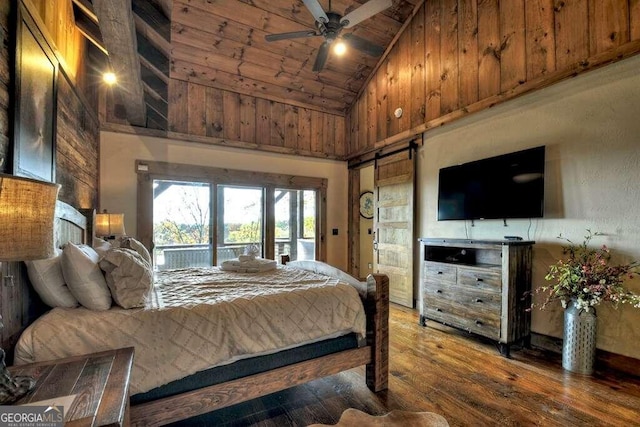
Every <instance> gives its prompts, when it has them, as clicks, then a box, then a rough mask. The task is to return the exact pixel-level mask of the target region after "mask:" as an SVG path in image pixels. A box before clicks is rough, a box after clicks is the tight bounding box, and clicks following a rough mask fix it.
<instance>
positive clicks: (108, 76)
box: [102, 71, 118, 86]
mask: <svg viewBox="0 0 640 427" xmlns="http://www.w3.org/2000/svg"><path fill="white" fill-rule="evenodd" d="M102 81H103V82H105V83H106V84H108V85H109V86H113V85H114V84H116V82H117V81H118V78H117V77H116V73H114V72H113V71H105V72H104V73H102Z"/></svg>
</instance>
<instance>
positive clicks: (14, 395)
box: [0, 174, 60, 405]
mask: <svg viewBox="0 0 640 427" xmlns="http://www.w3.org/2000/svg"><path fill="white" fill-rule="evenodd" d="M59 189H60V186H59V185H58V184H52V183H50V182H42V181H36V180H33V179H29V178H22V177H17V176H13V175H6V174H0V265H1V261H26V260H32V259H41V258H49V257H51V256H53V255H54V253H55V248H54V234H53V228H54V227H53V226H54V217H55V208H56V199H57V197H58V190H59ZM8 280H9V281H12V280H13V277H3V285H4V284H5V283H6V281H8ZM1 320H2V317H0V328H1V327H3V324H2V322H1ZM34 385H35V380H34V379H33V378H31V377H25V376H16V377H12V376H11V374H10V373H9V371H8V370H7V368H6V366H5V353H4V350H2V349H0V405H5V404H9V403H11V402H15V401H16V400H18V399H20V397H22V396H23V395H25V394H26V393H28V392H29V390H31V389H32V388H33V386H34Z"/></svg>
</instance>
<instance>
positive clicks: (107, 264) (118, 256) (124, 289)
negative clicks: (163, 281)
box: [100, 248, 153, 308]
mask: <svg viewBox="0 0 640 427" xmlns="http://www.w3.org/2000/svg"><path fill="white" fill-rule="evenodd" d="M100 268H102V270H104V272H105V276H106V279H107V285H109V289H110V290H111V296H112V297H113V300H114V301H115V302H116V304H118V305H119V306H120V307H122V308H135V307H144V306H145V302H146V301H147V297H148V296H149V292H150V291H151V288H152V286H153V272H152V271H151V266H150V265H149V263H147V261H145V259H144V258H142V256H141V255H140V254H138V253H137V252H136V251H134V250H132V249H125V248H114V249H111V250H110V251H109V252H107V254H106V255H105V256H104V257H103V258H102V259H101V260H100Z"/></svg>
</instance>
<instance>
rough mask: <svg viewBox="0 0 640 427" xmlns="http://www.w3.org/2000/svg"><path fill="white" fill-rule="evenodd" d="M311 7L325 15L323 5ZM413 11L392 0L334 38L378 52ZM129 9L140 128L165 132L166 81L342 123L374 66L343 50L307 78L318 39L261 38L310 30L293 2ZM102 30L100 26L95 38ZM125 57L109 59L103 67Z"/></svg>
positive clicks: (412, 3)
mask: <svg viewBox="0 0 640 427" xmlns="http://www.w3.org/2000/svg"><path fill="white" fill-rule="evenodd" d="M366 1H367V0H331V10H332V11H333V12H336V13H338V14H340V15H343V16H344V15H346V14H347V13H349V12H351V11H353V10H355V9H356V8H358V7H359V6H361V5H362V4H364V3H366ZM73 2H74V3H76V4H84V5H85V6H86V5H87V4H88V0H73ZM319 2H320V4H321V6H322V7H323V9H324V10H325V11H329V0H319ZM93 3H94V6H95V5H96V3H112V7H119V6H120V7H122V4H126V2H124V1H123V0H94V2H93ZM419 3H422V0H393V5H392V6H391V7H390V8H389V9H387V10H385V11H384V12H382V13H379V14H377V15H375V16H373V17H372V18H370V19H367V20H365V21H363V22H361V23H359V24H357V25H355V26H354V27H352V28H349V29H344V30H343V31H342V35H345V34H348V33H353V34H354V35H356V36H358V37H361V38H364V39H366V40H369V41H371V42H373V43H375V44H377V45H379V46H381V47H382V48H384V49H386V48H387V47H388V46H389V45H390V44H391V43H392V41H393V40H394V37H395V36H396V34H397V33H398V32H399V31H400V29H401V28H402V26H403V24H404V23H405V21H406V20H407V19H409V18H410V17H411V15H412V13H413V11H414V9H415V7H416V4H419ZM131 5H132V18H133V22H134V25H135V34H136V38H137V47H129V48H130V49H136V50H137V54H138V56H139V59H140V75H141V79H142V85H143V89H144V98H145V102H146V106H147V108H146V110H147V112H146V114H147V124H146V125H147V127H152V128H160V129H166V125H167V100H168V94H167V91H168V90H167V87H168V82H169V80H170V79H177V80H183V81H190V82H194V83H198V84H202V85H206V86H210V87H215V88H218V89H224V90H228V91H233V92H238V93H242V94H247V95H251V96H256V97H260V98H265V99H269V100H273V101H278V102H283V103H286V104H291V105H296V106H302V107H305V108H310V109H314V110H318V111H324V112H329V113H334V114H338V115H344V114H345V113H346V111H347V110H348V109H349V107H350V106H351V104H352V103H353V102H354V100H355V98H356V96H357V94H358V92H359V91H360V89H361V88H362V86H363V84H364V83H365V81H366V80H367V78H368V77H369V75H370V74H371V73H372V71H373V70H374V69H375V67H376V64H377V63H378V61H379V60H380V58H379V57H373V56H369V55H367V54H364V53H362V52H360V51H358V50H356V49H353V48H350V49H349V50H348V51H347V53H346V54H345V55H344V56H342V57H337V56H336V55H334V54H330V55H329V59H328V61H327V63H326V65H325V67H324V69H323V70H322V71H321V72H313V71H312V68H313V64H314V62H315V58H316V54H317V52H318V49H319V47H320V45H321V44H322V42H323V41H324V38H323V37H310V38H298V39H293V40H282V41H275V42H267V41H265V36H266V35H268V34H276V33H283V32H291V31H301V30H314V29H315V23H314V18H313V16H312V15H311V13H310V12H309V11H308V10H307V8H306V7H305V5H304V4H303V3H302V1H301V0H131ZM101 9H103V10H104V9H105V6H103V7H101ZM97 15H98V16H97V18H98V21H100V19H101V16H100V13H98V14H97ZM79 17H80V16H79V15H78V14H77V17H76V18H77V19H76V21H79V19H78V18H79ZM84 21H86V19H84ZM104 27H105V24H104V23H102V22H101V23H100V28H101V30H102V33H103V36H104V35H105V30H104ZM95 38H96V37H95V36H94V37H93V38H90V40H91V41H92V42H94V43H95V40H94V39H95ZM134 44H135V43H134ZM107 47H108V46H107ZM118 49H120V48H118ZM124 49H126V47H124ZM126 54H127V53H126V52H122V51H115V52H110V55H111V56H112V59H111V62H113V60H114V58H117V57H118V56H122V55H126Z"/></svg>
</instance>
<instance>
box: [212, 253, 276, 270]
mask: <svg viewBox="0 0 640 427" xmlns="http://www.w3.org/2000/svg"><path fill="white" fill-rule="evenodd" d="M241 257H243V258H235V259H231V260H228V261H223V262H222V264H221V265H220V270H224V271H235V272H237V273H260V272H263V271H269V270H274V269H275V268H276V266H277V263H276V262H275V261H274V260H272V259H264V258H253V259H251V258H250V257H249V259H247V258H244V256H241Z"/></svg>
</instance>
